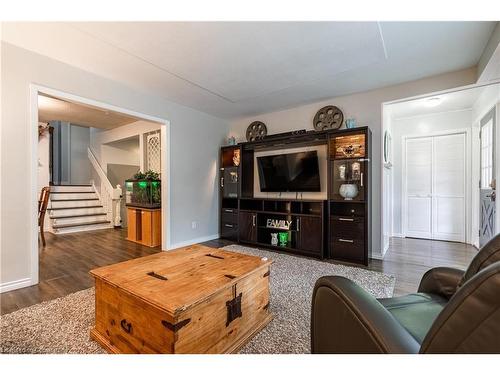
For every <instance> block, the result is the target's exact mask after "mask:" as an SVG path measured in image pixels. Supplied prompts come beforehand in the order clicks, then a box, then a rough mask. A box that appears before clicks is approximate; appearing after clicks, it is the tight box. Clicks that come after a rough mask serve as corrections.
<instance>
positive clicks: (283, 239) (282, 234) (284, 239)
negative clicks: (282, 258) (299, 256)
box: [279, 232, 288, 247]
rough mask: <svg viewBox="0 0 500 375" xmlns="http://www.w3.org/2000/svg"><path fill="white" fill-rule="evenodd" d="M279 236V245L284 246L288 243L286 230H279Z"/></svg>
mask: <svg viewBox="0 0 500 375" xmlns="http://www.w3.org/2000/svg"><path fill="white" fill-rule="evenodd" d="M279 238H280V246H282V247H285V246H286V245H288V232H280V233H279Z"/></svg>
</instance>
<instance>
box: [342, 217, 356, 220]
mask: <svg viewBox="0 0 500 375" xmlns="http://www.w3.org/2000/svg"><path fill="white" fill-rule="evenodd" d="M339 220H340V221H354V219H347V218H345V217H339Z"/></svg>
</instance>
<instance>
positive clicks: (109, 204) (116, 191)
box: [87, 147, 122, 227]
mask: <svg viewBox="0 0 500 375" xmlns="http://www.w3.org/2000/svg"><path fill="white" fill-rule="evenodd" d="M87 155H88V158H89V160H90V164H91V165H92V167H93V168H94V170H95V171H96V173H97V175H98V176H99V179H100V180H101V190H100V192H97V191H96V194H97V195H98V196H99V200H100V201H101V204H102V205H103V207H104V208H105V210H106V213H107V216H108V220H110V221H111V222H112V223H113V225H114V226H115V227H119V226H121V221H122V220H121V214H120V205H121V200H122V188H121V186H120V185H116V187H113V185H112V184H111V182H110V181H109V179H108V176H107V174H106V173H105V172H104V170H103V169H102V167H101V164H99V161H98V160H97V158H96V157H95V155H94V153H93V152H92V150H91V149H90V147H87ZM92 185H93V186H94V188H95V182H94V181H92Z"/></svg>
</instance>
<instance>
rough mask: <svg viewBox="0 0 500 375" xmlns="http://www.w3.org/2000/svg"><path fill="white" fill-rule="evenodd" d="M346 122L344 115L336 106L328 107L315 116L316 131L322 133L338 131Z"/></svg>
mask: <svg viewBox="0 0 500 375" xmlns="http://www.w3.org/2000/svg"><path fill="white" fill-rule="evenodd" d="M343 121H344V114H343V113H342V111H341V110H340V109H339V108H338V107H335V106H334V105H327V106H326V107H323V108H321V109H320V110H319V111H318V112H317V113H316V115H315V116H314V120H313V126H314V130H316V131H322V130H329V129H338V128H340V126H341V125H342V122H343Z"/></svg>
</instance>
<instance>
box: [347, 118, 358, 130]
mask: <svg viewBox="0 0 500 375" xmlns="http://www.w3.org/2000/svg"><path fill="white" fill-rule="evenodd" d="M345 127H346V129H352V128H355V127H356V120H355V119H353V118H348V119H346V120H345Z"/></svg>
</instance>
